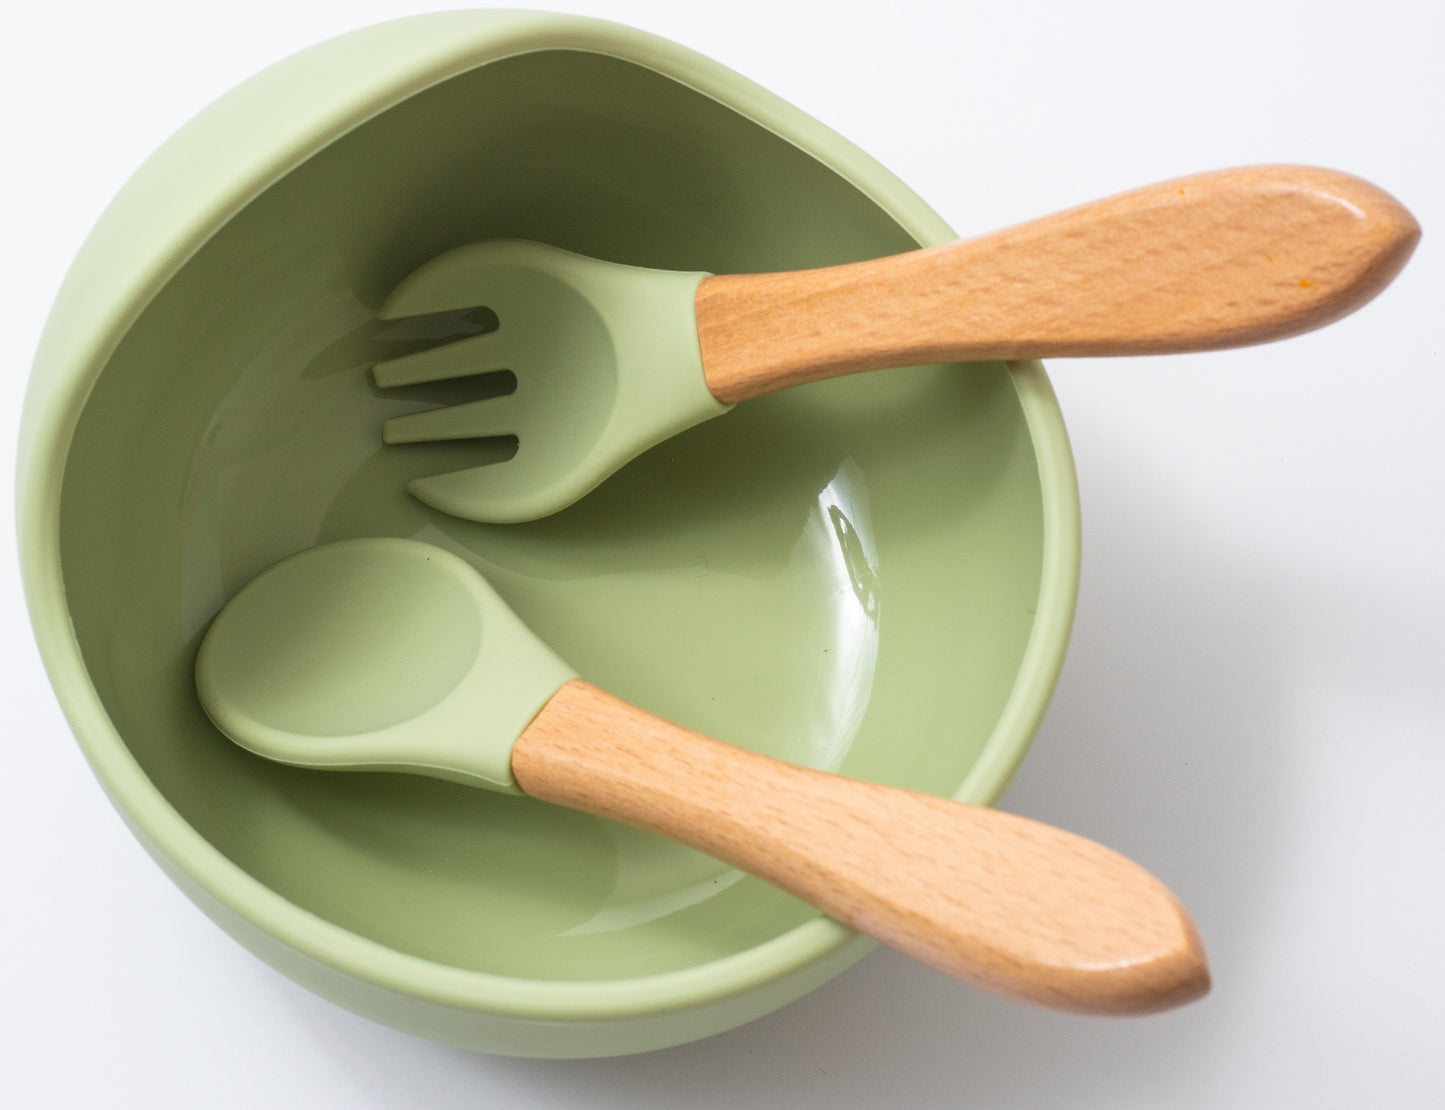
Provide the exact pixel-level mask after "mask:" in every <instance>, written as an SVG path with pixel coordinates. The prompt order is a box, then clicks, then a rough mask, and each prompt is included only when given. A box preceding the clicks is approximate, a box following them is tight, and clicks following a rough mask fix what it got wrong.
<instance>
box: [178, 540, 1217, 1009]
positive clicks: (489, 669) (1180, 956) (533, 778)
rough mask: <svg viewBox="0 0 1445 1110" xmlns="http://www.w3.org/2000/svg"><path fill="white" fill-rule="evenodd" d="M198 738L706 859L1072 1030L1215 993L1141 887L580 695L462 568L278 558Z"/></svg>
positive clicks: (1144, 880)
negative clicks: (411, 776) (501, 806)
mask: <svg viewBox="0 0 1445 1110" xmlns="http://www.w3.org/2000/svg"><path fill="white" fill-rule="evenodd" d="M196 687H197V690H198V692H199V694H200V699H201V703H202V705H203V706H204V707H205V710H206V712H207V713H208V714H209V715H210V717H211V719H212V720H213V721H214V722H215V723H216V725H217V727H218V728H220V729H221V731H222V732H224V733H225V734H226V735H228V736H229V737H231V738H232V739H233V740H235V741H236V742H237V743H239V744H241V745H242V746H244V747H246V748H248V749H250V750H251V751H253V752H256V753H257V754H259V755H262V756H265V757H267V758H269V759H275V760H279V761H281V762H284V763H291V764H297V765H300V766H305V767H318V768H330V769H337V770H342V769H344V770H384V771H408V772H414V773H417V774H424V775H433V776H437V777H440V778H445V779H451V780H453V781H456V782H462V783H469V784H472V785H476V786H485V787H489V788H491V789H495V790H503V791H511V792H521V793H526V794H530V795H532V796H534V797H537V798H540V799H542V800H544V801H549V802H554V803H557V804H560V805H565V806H570V807H572V808H574V809H580V810H584V811H586V812H589V813H593V814H597V815H599V816H602V817H609V818H613V819H615V820H620V821H625V822H627V823H629V824H632V825H635V826H638V827H640V828H643V829H648V830H651V831H653V832H656V833H659V834H661V835H663V836H667V837H671V838H672V839H674V840H678V841H680V842H682V843H684V844H687V845H690V846H692V847H694V848H697V849H700V850H701V851H704V852H707V853H709V854H711V855H713V856H715V857H717V858H719V859H721V860H724V861H725V862H727V863H729V864H731V865H733V866H736V867H739V868H741V869H743V870H746V871H749V872H752V873H753V874H756V875H759V876H761V877H762V878H764V879H766V880H768V881H769V882H772V883H774V884H776V885H778V886H780V887H782V888H783V889H785V890H788V891H790V892H792V893H793V894H796V895H797V896H799V897H800V898H803V899H804V900H806V901H808V902H810V903H811V904H812V905H814V906H816V907H817V908H818V909H820V910H822V911H823V912H824V913H827V914H830V915H831V916H833V917H835V918H837V919H838V920H840V921H842V922H844V923H846V924H848V925H851V926H853V927H854V928H857V929H859V930H861V931H863V932H866V933H868V934H870V935H871V936H873V937H875V938H877V939H879V940H881V941H884V942H885V943H888V944H890V945H893V946H894V947H896V948H898V949H900V950H902V951H904V952H907V953H909V954H911V955H913V956H915V957H917V958H918V959H920V960H923V961H924V962H926V963H928V964H930V965H932V966H934V967H936V968H938V969H940V970H942V971H945V972H947V973H949V974H951V975H954V976H956V977H958V978H960V979H963V980H965V981H967V982H970V983H973V984H975V985H978V986H982V987H984V988H986V989H989V990H993V991H995V992H997V993H1000V994H1004V995H1008V996H1010V997H1015V998H1020V999H1025V1000H1028V1001H1031V1002H1035V1003H1039V1004H1042V1005H1046V1006H1052V1007H1055V1008H1058V1009H1064V1010H1073V1011H1078V1012H1088V1013H1141V1012H1147V1011H1151V1010H1159V1009H1163V1008H1166V1007H1169V1006H1174V1005H1178V1004H1180V1003H1183V1002H1187V1001H1189V1000H1191V999H1193V998H1196V997H1198V996H1199V995H1201V994H1203V993H1204V992H1205V991H1206V990H1207V989H1208V986H1209V973H1208V969H1207V966H1206V963H1205V958H1204V952H1203V949H1202V947H1201V945H1200V943H1199V938H1198V936H1197V934H1196V933H1195V930H1194V926H1193V924H1192V923H1191V921H1190V919H1189V915H1188V914H1187V913H1186V912H1185V910H1184V909H1183V907H1181V906H1180V905H1179V903H1178V901H1177V900H1176V899H1175V898H1174V896H1173V895H1172V894H1171V893H1170V892H1169V891H1168V889H1166V888H1165V887H1164V886H1163V884H1161V883H1160V882H1159V881H1158V880H1157V879H1155V878H1154V877H1153V876H1152V875H1150V874H1149V873H1148V872H1146V871H1145V870H1143V869H1142V868H1141V867H1139V866H1138V865H1137V864H1135V863H1133V862H1131V861H1130V860H1127V859H1125V858H1124V857H1122V856H1120V855H1118V854H1117V853H1115V852H1112V851H1110V850H1109V849H1107V848H1104V847H1101V846H1100V845H1098V844H1095V843H1093V842H1091V841H1088V840H1084V839H1083V838H1081V837H1077V836H1074V835H1072V834H1070V833H1066V832H1063V831H1061V830H1059V829H1055V828H1051V827H1049V826H1047V825H1042V824H1039V823H1038V822H1035V821H1030V820H1027V819H1025V818H1022V817H1016V816H1013V815H1011V814H1007V813H1001V812H999V811H997V810H992V809H986V808H983V807H978V806H970V805H965V804H963V803H961V802H955V801H952V800H949V799H946V798H938V797H933V796H931V795H925V794H916V793H912V792H909V791H905V790H898V789H895V788H892V787H886V786H879V785H876V784H874V783H867V782H861V781H858V780H855V779H848V778H844V777H842V776H839V775H832V774H828V773H825V772H822V771H815V770H812V769H809V768H805V767H799V766H795V765H792V764H788V763H784V762H782V761H780V760H776V759H772V758H769V757H767V756H763V755H759V754H757V753H754V752H750V751H747V750H745V749H743V748H737V747H733V746H732V745H729V744H724V743H721V742H719V741H717V740H710V739H708V738H706V737H703V736H699V735H698V734H696V733H693V732H690V731H688V730H687V729H685V728H682V727H680V726H678V725H675V724H671V723H669V722H667V721H664V720H662V719H661V718H658V717H654V716H653V715H651V714H649V713H647V712H645V711H644V710H641V709H638V708H637V707H635V706H632V705H629V704H627V703H626V702H623V701H621V700H619V699H617V698H614V697H612V696H610V695H608V694H606V693H604V692H603V691H601V690H599V689H597V688H596V687H594V686H591V685H589V684H588V683H586V682H583V681H581V680H580V679H578V678H577V676H576V675H575V674H574V672H573V671H572V670H571V668H569V667H568V666H567V664H566V663H564V662H563V661H562V660H560V659H559V658H557V656H556V655H554V654H553V653H552V651H551V650H550V649H549V648H548V647H547V646H546V645H545V644H544V643H542V642H541V641H540V640H539V639H537V637H536V636H535V635H533V634H532V632H531V631H530V630H528V629H527V627H526V626H525V625H524V624H522V622H521V621H520V620H519V619H518V617H517V616H516V615H515V614H514V613H512V612H511V610H510V609H508V608H507V606H506V604H505V603H504V602H503V601H502V600H501V599H500V598H499V597H498V596H497V595H496V594H495V593H494V592H493V591H492V589H491V587H490V586H489V585H488V584H487V583H486V581H485V580H484V579H483V578H482V577H481V576H480V575H479V574H478V573H477V572H476V571H475V570H474V569H473V568H472V566H471V565H470V564H469V563H467V562H466V561H464V560H463V559H461V558H460V557H458V556H456V555H454V554H451V553H450V552H448V551H444V550H442V549H441V548H438V547H433V546H431V545H429V544H423V543H418V542H415V541H412V540H402V539H361V540H348V541H344V542H341V543H335V544H328V545H325V546H322V547H316V548H313V549H311V550H308V551H305V552H302V553H300V554H298V555H293V556H292V557H291V558H289V559H286V560H283V561H282V562H280V563H278V564H276V565H275V566H274V567H272V568H271V569H269V570H267V571H266V572H264V573H263V574H261V575H260V576H259V577H258V578H256V579H255V580H254V581H253V582H251V583H250V584H249V585H247V586H246V587H245V588H243V589H242V590H241V591H240V592H239V593H238V594H237V595H236V596H235V598H233V599H232V600H231V602H230V603H229V604H228V605H226V607H225V608H224V609H223V610H222V611H221V613H220V614H219V615H218V616H217V617H216V619H215V621H214V622H213V623H212V625H211V627H210V629H209V630H208V631H207V633H206V636H205V638H204V640H203V642H202V644H201V649H200V653H199V655H198V657H197V660H196Z"/></svg>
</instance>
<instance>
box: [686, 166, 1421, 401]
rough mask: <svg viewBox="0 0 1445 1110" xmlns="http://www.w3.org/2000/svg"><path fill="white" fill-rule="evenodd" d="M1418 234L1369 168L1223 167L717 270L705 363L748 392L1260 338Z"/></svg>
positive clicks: (1346, 292)
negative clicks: (889, 243)
mask: <svg viewBox="0 0 1445 1110" xmlns="http://www.w3.org/2000/svg"><path fill="white" fill-rule="evenodd" d="M1419 236H1420V228H1419V225H1418V224H1417V223H1416V222H1415V219H1414V217H1412V216H1411V215H1410V213H1409V212H1408V211H1406V210H1405V208H1404V207H1403V206H1401V205H1400V203H1399V202H1398V201H1396V200H1395V199H1394V198H1393V197H1391V196H1390V195H1389V194H1388V193H1385V192H1383V191H1382V190H1380V189H1378V188H1376V187H1375V186H1374V185H1371V184H1369V183H1368V182H1366V181H1362V180H1360V179H1359V178H1357V177H1352V176H1350V175H1348V174H1343V173H1337V172H1335V171H1332V170H1324V169H1316V168H1313V167H1304V166H1254V167H1247V168H1242V169H1234V170H1221V171H1217V172H1214V173H1207V174H1200V175H1198V176H1195V177H1187V178H1181V179H1179V180H1177V181H1170V182H1165V183H1163V184H1160V185H1152V186H1149V187H1147V188H1144V189H1139V190H1136V191H1134V192H1130V193H1124V194H1122V195H1119V196H1116V197H1112V198H1109V199H1107V200H1102V201H1097V202H1094V203H1092V204H1086V205H1083V206H1082V207H1079V208H1074V209H1071V210H1069V211H1066V212H1062V213H1059V214H1057V215H1053V216H1048V217H1045V218H1044V219H1041V220H1036V221H1033V222H1032V223H1027V224H1022V225H1020V226H1018V227H1014V228H1010V229H1008V230H1005V231H1000V232H997V233H995V234H992V235H986V236H983V237H981V238H977V239H967V240H960V241H958V242H955V243H949V244H946V245H944V246H939V247H932V248H927V249H924V250H919V251H912V252H909V253H907V254H901V255H894V256H892V257H888V258H880V259H874V260H870V261H866V262H857V263H852V264H849V265H844V266H837V267H832V268H828V269H820V270H803V271H796V272H790V273H776V274H749V275H718V276H714V277H709V278H706V279H705V280H704V281H703V282H702V284H701V285H700V286H699V287H698V290H697V295H696V299H695V306H696V310H697V326H698V338H699V341H700V343H701V348H702V358H703V369H704V373H705V375H706V378H707V382H708V385H709V387H710V388H711V389H712V392H713V393H714V395H715V396H716V397H717V398H718V399H719V400H720V401H724V402H735V401H742V400H746V399H748V398H750V397H757V396H761V395H762V394H765V393H771V392H774V391H776V390H779V389H785V388H787V387H789V386H794V385H801V384H803V383H805V382H811V381H817V380H819V379H822V378H828V377H835V376H838V375H842V374H850V373H856V372H858V371H860V370H872V369H880V368H883V367H889V366H909V365H914V364H918V363H933V362H955V361H972V360H984V359H1004V358H1049V357H1058V356H1078V355H1132V354H1162V353H1175V352H1184V351H1201V350H1210V349H1214V348H1221V347H1234V346H1243V345H1246V344H1251V343H1262V342H1266V341H1268V340H1273V339H1281V338H1284V337H1286V336H1290V335H1296V334H1299V333H1300V332H1304V331H1309V330H1311V329H1313V328H1318V327H1321V326H1323V325H1324V324H1327V323H1329V322H1331V321H1332V320H1336V319H1338V318H1339V317H1341V316H1344V315H1346V314H1347V313H1349V312H1352V311H1354V310H1355V309H1356V308H1359V307H1360V306H1361V305H1362V304H1364V303H1365V302H1367V301H1368V300H1370V299H1371V298H1372V297H1374V296H1375V295H1376V294H1377V293H1379V292H1380V291H1381V290H1382V289H1383V288H1384V287H1385V286H1386V285H1388V284H1389V283H1390V281H1391V280H1392V279H1393V278H1394V276H1395V275H1396V274H1397V273H1398V272H1399V270H1400V268H1401V267H1402V266H1404V264H1405V261H1406V260H1407V259H1408V258H1409V256H1410V253H1411V251H1412V250H1413V249H1414V246H1415V243H1416V242H1417V241H1418V239H1419Z"/></svg>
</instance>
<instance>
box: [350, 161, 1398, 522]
mask: <svg viewBox="0 0 1445 1110" xmlns="http://www.w3.org/2000/svg"><path fill="white" fill-rule="evenodd" d="M1419 234H1420V228H1419V225H1418V224H1416V223H1415V220H1414V218H1413V217H1412V216H1411V215H1410V213H1409V212H1407V211H1406V210H1405V209H1404V208H1403V207H1401V206H1400V204H1399V203H1398V202H1397V201H1396V200H1395V199H1394V198H1392V197H1391V196H1389V195H1388V194H1387V193H1384V192H1382V191H1381V190H1379V189H1377V188H1375V187H1374V186H1373V185H1370V184H1368V183H1367V182H1364V181H1361V180H1360V179H1359V178H1356V177H1350V176H1348V175H1346V174H1342V173H1335V172H1333V171H1329V170H1321V169H1311V168H1308V167H1302V166H1265V167H1252V168H1248V169H1239V170H1225V171H1220V172H1217V173H1210V174H1201V175H1199V176H1197V177H1189V178H1181V179H1180V180H1178V181H1170V182H1166V183H1164V184H1161V185H1153V186H1150V187H1148V188H1144V189H1139V190H1137V191H1135V192H1132V193H1125V194H1123V195H1121V196H1117V197H1112V198H1110V199H1108V200H1103V201H1097V202H1095V203H1093V204H1087V205H1084V206H1083V207H1081V208H1075V209H1072V210H1070V211H1067V212H1062V213H1059V214H1058V215H1054V216H1049V217H1046V218H1044V219H1041V220H1036V221H1034V222H1033V223H1028V224H1023V225H1021V226H1019V227H1016V228H1011V229H1008V230H1006V231H1002V232H998V233H996V234H993V235H987V236H984V237H982V238H979V239H970V240H961V241H959V242H956V243H948V244H945V245H943V246H939V247H931V248H928V249H925V250H917V251H910V252H908V253H906V254H900V255H894V256H892V257H890V258H880V259H874V260H871V261H867V262H857V263H852V264H850V265H845V266H835V267H831V268H828V269H820V270H803V271H798V272H795V273H781V274H729V275H723V276H709V275H707V274H703V273H674V272H671V271H665V270H649V269H642V268H639V267H635V266H621V265H617V264H615V263H612V262H604V261H600V260H598V259H595V258H586V257H584V256H582V255H578V254H572V253H570V252H568V251H563V250H558V249H557V248H555V247H549V246H544V245H542V244H540V243H529V242H522V241H516V240H503V241H497V242H490V243H479V244H475V245H472V246H468V247H461V248H459V249H457V250H455V251H452V252H450V253H448V254H444V255H442V256H440V257H438V258H435V259H433V260H432V261H431V262H429V263H427V264H426V265H424V266H422V267H421V269H419V270H417V271H416V272H415V273H414V274H412V275H411V276H410V277H408V278H406V279H405V280H404V281H403V282H402V283H401V285H399V286H398V287H397V288H396V290H395V291H394V292H393V293H392V294H391V296H390V297H389V298H388V299H387V301H386V303H385V304H384V305H383V306H382V311H381V315H382V316H383V317H385V318H388V319H395V318H399V317H406V316H413V315H425V314H430V313H437V312H449V311H455V310H458V309H469V308H471V309H474V308H477V307H479V306H484V307H487V308H490V309H491V310H492V311H493V312H494V313H495V314H496V318H497V320H498V321H499V326H498V327H497V328H496V329H495V331H493V332H491V333H488V334H485V335H479V336H473V337H471V338H468V339H464V340H460V341H458V342H455V343H451V344H447V345H442V346H438V347H433V348H431V349H429V350H426V351H422V352H420V353H416V354H412V355H408V356H406V357H403V358H398V359H392V360H388V361H385V362H381V363H378V364H377V365H376V367H375V369H374V371H373V373H374V375H375V379H376V382H377V384H378V385H379V386H382V387H384V388H390V387H397V386H407V385H414V384H417V383H420V382H431V381H439V380H442V379H446V378H459V377H467V376H470V375H474V374H482V373H487V372H489V371H496V370H510V371H511V372H512V373H513V375H514V376H515V378H516V389H515V391H514V392H512V393H510V394H506V395H504V396H501V397H495V398H492V399H489V400H481V401H474V402H472V403H470V404H461V405H456V406H451V407H443V408H434V409H431V410H429V411H420V412H414V413H408V414H406V415H403V416H398V417H394V418H393V419H391V420H388V421H387V422H386V424H385V426H384V428H383V430H382V436H383V438H384V439H385V441H386V442H387V443H394V444H399V443H411V442H417V441H424V440H442V439H469V438H479V437H487V436H515V437H516V438H517V452H516V454H515V455H514V456H513V457H512V458H511V459H508V460H507V461H505V462H496V463H491V464H489V465H483V466H476V467H470V468H467V469H463V470H456V471H451V472H449V473H444V474H436V475H430V476H426V477H422V478H418V479H416V480H414V481H412V482H411V483H410V484H409V485H408V487H407V488H408V489H409V490H410V491H411V493H412V494H413V495H415V496H416V497H418V498H419V499H421V500H422V501H424V502H426V503H427V504H429V505H431V506H433V507H434V508H437V509H441V510H442V511H444V512H447V513H450V514H452V515H453V516H458V517H463V518H466V519H469V520H482V521H494V522H499V523H504V522H509V521H522V520H532V519H534V518H536V517H540V516H545V515H547V514H548V513H552V512H556V511H557V510H558V509H562V508H565V507H566V506H567V505H569V504H571V503H572V502H573V501H575V500H576V499H577V498H579V497H581V496H583V495H584V494H585V493H587V492H588V491H589V490H591V489H592V488H593V487H594V486H596V485H597V484H598V483H599V482H601V481H602V480H603V479H604V478H606V477H607V476H608V475H609V474H611V473H612V472H613V471H614V470H616V469H618V468H619V467H621V466H622V465H623V464H624V463H626V462H627V461H628V460H629V459H631V458H633V457H634V456H636V455H638V454H640V453H641V452H643V451H645V450H646V449H647V448H649V447H651V446H653V445H654V444H656V443H660V442H661V441H662V440H664V439H666V438H668V437H669V436H672V435H676V434H677V433H678V432H680V431H682V430H684V429H685V428H689V427H691V426H692V425H694V424H697V423H700V422H701V421H703V420H707V419H709V418H711V417H714V416H718V415H720V414H722V413H724V412H726V411H727V410H728V409H729V408H730V407H731V406H732V405H733V404H734V403H736V402H738V401H743V400H747V399H749V398H752V397H759V396H762V395H763V394H766V393H771V392H773V391H775V390H779V389H785V388H788V387H790V386H794V385H801V384H803V383H806V382H812V381H818V380H820V379H823V378H829V377H834V376H837V375H841V374H852V373H856V372H858V371H860V370H875V369H882V368H884V367H891V366H910V365H914V364H916V363H931V362H967V361H980V360H990V359H1007V358H1049V357H1056V356H1065V355H1130V354H1162V353H1174V352H1181V351H1199V350H1209V349H1212V348H1219V347H1230V346H1240V345H1243V344H1247V343H1262V342H1265V341H1267V340H1271V339H1279V338H1282V337H1284V336H1287V335H1295V334H1298V333H1300V332H1303V331H1308V330H1310V329H1311V328H1317V327H1321V326H1323V325H1324V324H1327V323H1329V322H1330V321H1331V320H1335V319H1338V318H1339V317H1340V316H1343V315H1345V314H1346V313H1348V312H1351V311H1353V310H1354V309H1356V308H1358V307H1359V306H1360V305H1362V304H1364V303H1365V302H1366V301H1368V300H1369V299H1370V298H1371V297H1373V296H1374V295H1375V294H1376V293H1378V292H1379V291H1380V290H1381V289H1383V288H1384V287H1385V286H1386V285H1388V284H1389V282H1390V280H1391V279H1392V278H1393V277H1394V276H1395V274H1396V273H1397V272H1399V270H1400V268H1401V267H1402V266H1403V265H1404V264H1405V260H1406V259H1407V258H1408V257H1409V256H1410V252H1411V251H1412V250H1413V248H1414V245H1415V242H1416V240H1417V239H1418V237H1419Z"/></svg>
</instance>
